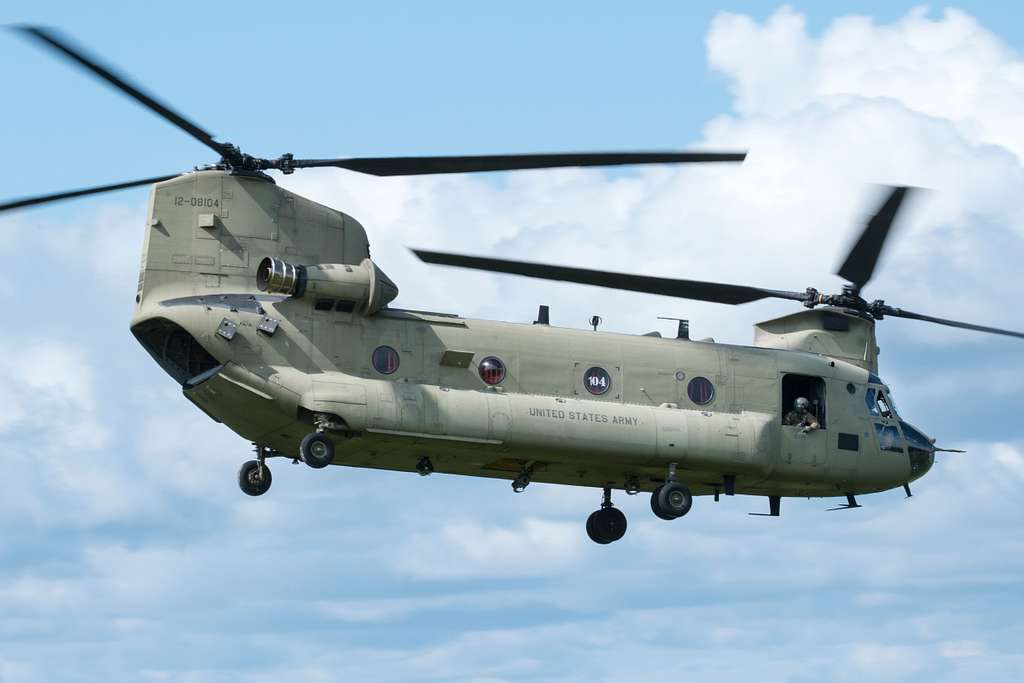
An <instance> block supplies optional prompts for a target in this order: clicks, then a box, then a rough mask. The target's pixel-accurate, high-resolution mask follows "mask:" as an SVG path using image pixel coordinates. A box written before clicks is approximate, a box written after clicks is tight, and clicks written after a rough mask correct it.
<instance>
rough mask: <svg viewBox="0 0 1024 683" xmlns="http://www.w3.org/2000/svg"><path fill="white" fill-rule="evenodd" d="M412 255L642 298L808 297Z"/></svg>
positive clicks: (459, 256) (724, 300)
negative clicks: (653, 296) (574, 283)
mask: <svg viewBox="0 0 1024 683" xmlns="http://www.w3.org/2000/svg"><path fill="white" fill-rule="evenodd" d="M412 252H413V253H414V254H416V256H417V257H419V259H420V260H421V261H424V262H425V263H433V264H437V265H441V266H455V267H457V268H472V269H474V270H484V271H488V272H492V273H508V274H510V275H524V276H526V277H534V278H540V279H542V280H558V281H561V282H577V283H579V284H583V285H595V286H597V287H608V288H609V289H625V290H629V291H632V292H644V293H645V294H661V295H663V296H674V297H679V298H681V299H696V300H698V301H711V302H714V303H719V304H745V303H747V302H750V301H758V300H759V299H766V298H769V297H775V298H779V299H793V300H796V301H803V300H804V299H805V298H806V296H807V295H806V294H804V293H803V292H786V291H777V290H773V289H761V288H760V287H747V286H744V285H729V284H721V283H717V282H701V281H699V280H677V279H673V278H664V277H651V276H649V275H629V274H626V273H610V272H607V271H603V270H588V269H586V268H570V267H567V266H552V265H547V264H543V263H531V262H528V261H508V260H505V259H496V258H487V257H483V256H466V255H464V254H449V253H443V252H438V251H423V250H420V249H413V250H412Z"/></svg>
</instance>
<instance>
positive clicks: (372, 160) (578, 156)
mask: <svg viewBox="0 0 1024 683" xmlns="http://www.w3.org/2000/svg"><path fill="white" fill-rule="evenodd" d="M746 156H747V154H746V152H578V153H567V154H501V155H490V156H442V157H365V158H356V159H295V160H294V161H292V162H290V164H289V165H291V166H292V167H294V168H317V167H324V166H334V167H336V168H345V169H348V170H350V171H357V172H359V173H369V174H371V175H376V176H395V175H432V174H435V173H479V172H482V171H518V170H525V169H531V168H561V167H574V166H624V165H630V164H686V163H705V162H721V161H743V159H744V158H745V157H746Z"/></svg>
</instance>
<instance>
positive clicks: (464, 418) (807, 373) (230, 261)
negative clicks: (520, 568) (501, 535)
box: [132, 170, 931, 496]
mask: <svg viewBox="0 0 1024 683" xmlns="http://www.w3.org/2000/svg"><path fill="white" fill-rule="evenodd" d="M267 258H273V259H280V260H281V261H282V262H284V263H286V264H291V265H295V266H299V267H301V268H305V269H307V270H308V273H313V274H314V276H315V277H311V276H309V275H308V273H307V277H308V279H309V281H310V282H312V281H313V280H314V279H316V278H319V280H318V281H319V282H324V281H326V280H325V278H327V277H328V275H329V274H330V271H331V269H342V270H341V271H339V273H342V274H343V275H344V278H348V279H345V280H344V282H343V284H342V285H339V286H338V287H339V288H337V289H335V290H331V289H330V287H327V288H324V285H320V287H321V289H319V290H317V289H316V288H315V287H310V288H309V289H310V291H305V292H302V293H301V296H297V295H296V296H288V295H282V294H277V295H269V294H266V293H264V292H261V291H260V290H259V289H257V286H256V270H257V268H258V266H259V264H260V263H261V262H262V261H264V259H267ZM369 258H370V254H369V245H368V241H367V236H366V232H365V230H364V229H363V227H362V226H361V225H360V224H359V223H358V222H357V221H356V220H355V219H353V218H352V217H351V216H348V215H347V214H344V213H342V212H340V211H336V210H334V209H330V208H328V207H325V206H322V205H320V204H317V203H315V202H312V201H310V200H308V199H305V198H303V197H299V196H298V195H295V194H294V193H291V192H288V191H287V190H284V189H282V188H280V187H278V186H277V185H275V184H274V183H273V182H272V181H270V180H269V179H267V178H266V177H260V176H255V175H243V174H239V175H233V174H230V173H228V172H224V171H218V170H210V171H198V172H194V173H187V174H185V175H182V176H180V177H177V178H174V179H171V180H168V181H165V182H161V183H158V184H156V185H155V186H154V188H153V190H152V193H151V196H150V202H149V220H148V224H147V227H146V236H145V242H144V246H143V257H142V270H141V274H140V278H139V290H138V300H137V305H136V308H135V313H134V316H133V319H132V330H133V332H134V333H135V335H136V337H137V338H138V339H139V341H140V342H141V343H142V344H143V345H144V346H145V347H146V349H147V350H148V351H149V352H150V354H152V355H153V356H154V358H155V359H156V360H157V361H158V362H159V363H160V364H161V365H162V366H163V367H164V368H165V369H166V370H167V371H168V372H169V373H170V374H171V375H172V376H174V377H175V378H176V379H177V380H178V381H179V382H180V383H181V384H182V386H183V390H184V393H185V396H186V397H187V398H188V399H189V400H191V401H192V402H193V403H195V404H196V405H197V406H198V407H199V408H200V409H202V410H203V411H204V412H206V413H207V414H208V415H209V416H210V417H211V418H213V419H215V420H217V421H219V422H222V423H223V424H224V425H225V426H227V427H229V428H230V429H232V430H233V431H235V432H237V433H238V434H240V435H241V436H243V437H244V438H246V439H248V440H251V441H253V442H254V443H257V444H260V445H261V446H263V447H265V448H266V449H268V450H269V452H274V453H276V454H283V455H288V456H293V457H296V456H297V455H298V446H299V442H300V440H301V439H302V438H303V436H304V435H305V434H307V433H309V432H310V431H311V430H312V429H313V416H315V415H320V416H324V415H326V416H330V421H331V422H330V424H331V428H330V429H328V430H326V432H325V433H327V434H328V435H329V436H330V437H331V439H332V440H333V442H334V444H335V456H334V462H335V464H342V465H351V466H359V467H374V468H382V469H390V470H401V471H415V470H416V469H417V463H420V462H421V459H422V458H423V457H424V456H427V457H429V459H430V462H431V463H432V467H433V468H434V469H436V470H437V471H440V472H449V473H455V474H463V475H472V476H484V477H499V478H505V479H514V478H516V477H517V475H519V474H520V473H522V472H523V471H525V470H528V471H529V472H530V474H531V478H532V480H534V481H544V482H552V483H560V484H577V485H585V486H595V487H610V488H618V489H622V488H634V489H638V490H647V491H650V490H653V489H655V488H656V487H657V486H658V485H660V484H661V483H662V482H663V481H664V480H665V477H666V468H667V467H668V465H669V463H676V464H677V467H678V470H677V472H678V477H679V480H680V481H682V482H684V483H685V484H686V485H687V486H689V488H690V489H691V490H692V491H693V493H694V494H698V495H699V494H708V493H716V492H717V491H719V490H721V489H722V488H723V483H722V482H723V481H724V479H725V478H726V477H733V478H734V481H735V491H736V492H737V493H744V494H757V495H770V496H836V495H846V494H858V493H867V492H873V491H881V490H885V489H889V488H893V487H897V486H901V485H903V484H904V483H906V482H908V481H912V480H913V479H915V478H917V477H919V476H921V475H923V474H924V473H925V472H926V471H927V469H928V467H930V465H931V459H928V460H927V462H926V463H924V464H923V465H922V463H921V462H918V463H917V465H916V466H915V468H914V471H911V470H912V468H911V462H910V459H909V458H908V455H907V454H906V453H905V452H904V453H895V452H891V451H884V450H882V449H881V448H880V446H879V441H878V438H877V436H876V427H875V425H876V424H884V425H886V426H892V427H894V428H895V429H899V428H900V427H899V425H900V422H899V420H898V418H897V416H896V415H895V414H893V415H890V416H889V417H882V416H875V415H871V414H870V412H869V410H868V408H867V405H866V403H865V397H866V396H867V392H868V391H869V389H871V388H874V389H875V390H876V391H877V390H881V391H886V392H887V391H888V390H887V389H884V388H883V385H881V384H880V381H879V380H878V379H877V377H876V376H875V375H876V373H877V354H878V349H877V346H876V345H875V336H874V324H873V322H872V321H871V320H868V319H865V318H863V317H860V316H857V315H853V314H849V313H846V312H844V311H843V310H840V309H836V308H831V307H830V308H819V309H815V310H807V311H803V312H799V313H795V314H792V315H787V316H784V317H782V318H778V319H776V320H771V321H766V322H763V323H759V324H757V325H756V326H755V343H754V346H749V347H746V346H733V345H726V344H716V343H713V342H702V341H690V340H688V339H663V338H660V337H651V336H633V335H626V334H616V333H608V332H598V331H589V330H576V329H563V328H558V327H552V326H550V325H532V324H518V323H508V322H496V321H488V320H471V319H465V318H461V317H458V316H455V315H448V314H441V313H427V312H417V311H406V310H402V309H395V308H389V307H387V306H384V305H383V304H381V305H380V306H376V307H374V306H369V305H365V304H366V302H365V301H363V302H360V301H355V299H358V298H359V297H360V296H363V295H362V294H360V292H363V291H364V290H365V291H369V285H368V284H367V287H365V288H360V286H359V285H358V282H362V281H364V280H365V282H367V283H369V282H370V280H369V279H366V278H375V277H378V276H376V275H360V273H363V274H365V273H371V274H372V273H378V272H379V268H378V266H377V265H376V264H373V263H372V261H368V259H369ZM346 267H347V270H345V269H346ZM360 269H363V270H360ZM342 271H343V272H342ZM345 273H347V274H345ZM357 276H358V277H361V278H363V280H358V281H357V280H355V279H353V278H356V277H357ZM339 277H340V276H339ZM380 277H383V278H384V279H386V276H384V275H383V274H382V273H380ZM381 282H383V281H381ZM353 283H355V284H353ZM387 283H391V281H390V280H387ZM390 286H392V287H393V286H394V284H393V283H391V284H390ZM389 291H390V290H389ZM345 292H349V293H351V292H355V294H345ZM395 292H396V293H397V289H396V290H395ZM345 296H350V297H351V299H346V298H343V297H345ZM392 298H393V296H392ZM328 300H329V301H328ZM225 323H226V324H227V328H230V329H231V330H232V332H231V333H230V338H228V337H227V336H225V334H222V333H221V332H222V331H223V330H222V325H224V324H225ZM271 330H272V331H271ZM485 359H493V360H497V361H498V362H500V364H501V366H500V368H501V374H500V375H499V374H495V373H496V372H497V371H496V370H494V368H495V367H497V366H495V365H493V361H491V360H489V361H488V364H487V367H486V368H485V370H487V371H488V373H490V374H481V370H480V367H479V366H480V363H481V362H482V361H484V360H485ZM389 371H390V372H389ZM499 376H500V380H498V381H497V382H496V383H495V384H493V385H490V384H488V383H487V382H485V381H484V379H483V378H484V377H490V378H496V377H499ZM786 376H796V377H798V379H799V378H804V379H799V382H804V383H805V384H806V386H808V387H818V388H817V389H816V391H819V392H820V396H819V397H818V399H819V403H818V405H817V406H816V409H818V410H820V411H822V413H826V412H827V414H825V415H824V423H823V425H822V428H821V429H818V430H814V431H811V432H809V433H801V432H800V430H799V429H798V428H796V427H787V426H784V425H783V424H782V416H783V415H784V414H785V412H786V411H788V410H789V409H790V407H791V406H788V405H784V396H783V378H784V377H786ZM701 378H703V381H705V382H707V383H708V385H704V384H700V383H697V384H691V383H693V382H694V381H695V380H699V379H701ZM708 386H710V392H709V391H708ZM709 394H710V400H708V401H707V403H706V404H703V405H701V404H699V403H698V402H695V401H694V400H693V398H697V399H698V401H702V400H704V399H705V398H707V397H708V395H709ZM853 444H855V446H854V445H853ZM421 473H422V471H421Z"/></svg>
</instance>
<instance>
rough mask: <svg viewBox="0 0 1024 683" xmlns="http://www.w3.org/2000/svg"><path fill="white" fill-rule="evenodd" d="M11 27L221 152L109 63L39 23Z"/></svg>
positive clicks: (197, 129) (220, 147) (209, 137)
mask: <svg viewBox="0 0 1024 683" xmlns="http://www.w3.org/2000/svg"><path fill="white" fill-rule="evenodd" d="M13 28H14V30H16V31H19V32H20V33H22V34H24V35H26V36H29V37H30V38H33V39H35V40H37V41H39V42H40V43H42V44H43V45H46V46H47V47H49V48H51V49H52V50H54V51H56V52H57V53H59V54H61V55H63V56H64V57H66V58H68V59H70V60H71V61H73V62H75V63H77V64H78V65H79V66H81V67H83V68H85V69H86V70H88V71H91V72H92V73H93V74H94V75H96V76H98V77H99V78H101V79H103V80H104V81H106V82H107V83H109V84H110V85H112V86H114V87H115V88H117V89H118V90H120V91H121V92H123V93H124V94H126V95H128V96H129V97H131V98H133V99H135V101H137V102H139V103H140V104H142V106H144V107H146V108H147V109H149V110H150V111H153V112H155V113H156V114H158V115H159V116H161V117H163V118H164V119H166V120H167V121H170V122H171V123H172V124H174V125H175V126H177V127H178V128H180V129H181V130H183V131H185V132H186V133H188V134H189V135H191V136H192V137H194V138H195V139H196V140H199V142H201V143H203V144H204V145H206V146H207V147H209V148H210V149H212V150H213V151H214V152H216V153H217V154H218V155H219V156H223V155H224V146H223V145H221V144H220V143H219V142H217V141H216V140H214V139H213V136H212V135H210V134H209V133H207V132H206V131H205V130H203V129H202V128H200V127H199V126H197V125H196V124H194V123H192V122H191V121H189V120H188V119H186V118H185V117H184V116H182V115H181V114H178V113H177V112H175V111H174V110H172V109H171V108H170V107H168V106H167V105H165V104H163V103H162V102H160V101H158V100H157V99H156V98H154V97H153V96H151V95H147V94H146V93H145V92H143V91H142V90H140V89H139V88H138V87H136V86H134V85H132V84H131V83H129V82H128V81H127V79H125V77H123V76H118V75H116V74H115V73H114V72H113V71H112V70H111V69H110V67H106V66H103V65H102V64H100V63H99V62H98V61H97V60H96V58H94V57H90V56H86V54H85V52H84V50H82V49H81V48H74V47H71V45H70V44H68V42H67V41H64V40H62V39H60V38H58V37H57V35H56V34H55V33H54V32H53V31H51V30H49V29H45V28H43V27H41V26H28V25H21V26H14V27H13Z"/></svg>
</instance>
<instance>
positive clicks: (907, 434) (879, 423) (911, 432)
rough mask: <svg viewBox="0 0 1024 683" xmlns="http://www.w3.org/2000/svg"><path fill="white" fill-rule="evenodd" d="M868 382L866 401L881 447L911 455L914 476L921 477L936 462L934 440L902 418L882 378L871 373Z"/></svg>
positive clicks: (888, 450)
mask: <svg viewBox="0 0 1024 683" xmlns="http://www.w3.org/2000/svg"><path fill="white" fill-rule="evenodd" d="M868 382H869V385H868V390H867V392H866V393H865V395H864V401H865V403H866V404H867V410H868V413H869V414H870V415H871V417H872V421H873V423H874V425H875V434H876V436H877V437H878V445H879V447H880V448H881V449H882V450H883V451H887V452H891V453H900V454H905V455H907V456H909V457H910V469H911V474H912V475H915V476H919V475H920V474H923V473H924V472H926V471H928V469H929V468H930V467H931V466H932V463H933V462H934V453H935V444H934V440H933V439H930V438H928V437H927V436H925V434H924V433H923V432H921V430H919V429H917V428H916V427H914V426H913V425H911V424H910V423H909V422H906V421H905V420H904V419H903V418H901V417H900V415H899V413H898V412H897V410H896V404H895V403H893V400H892V393H891V392H890V391H889V387H887V386H886V385H885V384H884V383H883V382H882V380H881V378H880V377H878V376H877V375H875V374H872V375H871V376H870V377H869V379H868Z"/></svg>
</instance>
